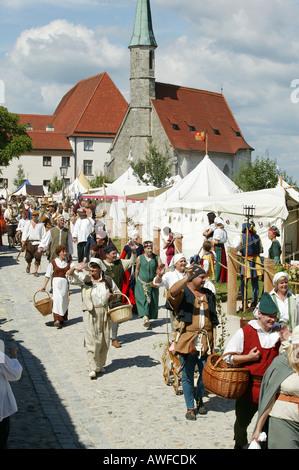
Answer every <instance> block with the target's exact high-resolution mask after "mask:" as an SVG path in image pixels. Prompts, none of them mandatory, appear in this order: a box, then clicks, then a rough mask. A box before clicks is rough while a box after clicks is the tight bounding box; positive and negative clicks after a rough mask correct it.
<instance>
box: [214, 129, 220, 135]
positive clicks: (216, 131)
mask: <svg viewBox="0 0 299 470" xmlns="http://www.w3.org/2000/svg"><path fill="white" fill-rule="evenodd" d="M213 132H214V134H215V135H221V134H220V131H219V129H213Z"/></svg>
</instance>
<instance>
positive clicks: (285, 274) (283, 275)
mask: <svg viewBox="0 0 299 470" xmlns="http://www.w3.org/2000/svg"><path fill="white" fill-rule="evenodd" d="M281 277H286V278H287V280H289V279H290V276H289V275H288V273H285V272H283V271H280V272H279V273H276V274H275V276H274V277H273V286H275V284H276V282H277V281H278V279H280V278H281Z"/></svg>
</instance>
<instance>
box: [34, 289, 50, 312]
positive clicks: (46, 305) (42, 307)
mask: <svg viewBox="0 0 299 470" xmlns="http://www.w3.org/2000/svg"><path fill="white" fill-rule="evenodd" d="M38 292H45V293H46V294H47V295H48V298H47V299H43V300H38V301H37V302H36V301H35V296H36V294H38ZM33 302H34V307H35V308H37V310H38V311H39V312H40V313H41V314H42V315H44V316H46V315H50V314H51V313H52V308H53V299H52V297H50V294H49V292H47V291H40V290H38V291H37V292H35V294H34V296H33Z"/></svg>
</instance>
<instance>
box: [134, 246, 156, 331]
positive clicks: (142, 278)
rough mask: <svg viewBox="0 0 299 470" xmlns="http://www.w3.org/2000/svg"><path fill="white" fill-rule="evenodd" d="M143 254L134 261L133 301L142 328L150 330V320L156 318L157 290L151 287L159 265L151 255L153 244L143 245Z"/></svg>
mask: <svg viewBox="0 0 299 470" xmlns="http://www.w3.org/2000/svg"><path fill="white" fill-rule="evenodd" d="M143 248H144V254H142V255H140V256H139V257H138V258H137V260H136V271H135V276H136V285H135V299H136V306H137V311H138V316H139V317H140V318H143V326H144V327H145V328H150V326H151V325H150V320H155V319H156V318H158V304H159V289H158V288H157V287H154V286H153V283H152V281H153V279H154V277H155V276H156V270H157V267H158V266H159V265H160V264H161V261H160V260H159V257H158V256H157V255H155V254H154V253H153V243H152V242H151V241H146V242H144V243H143Z"/></svg>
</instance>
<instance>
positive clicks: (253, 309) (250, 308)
mask: <svg viewBox="0 0 299 470" xmlns="http://www.w3.org/2000/svg"><path fill="white" fill-rule="evenodd" d="M248 310H252V315H253V312H254V311H255V308H253V307H249V308H247V309H246V310H245V312H243V313H242V317H241V320H243V317H244V315H245V313H246V312H248Z"/></svg>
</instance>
